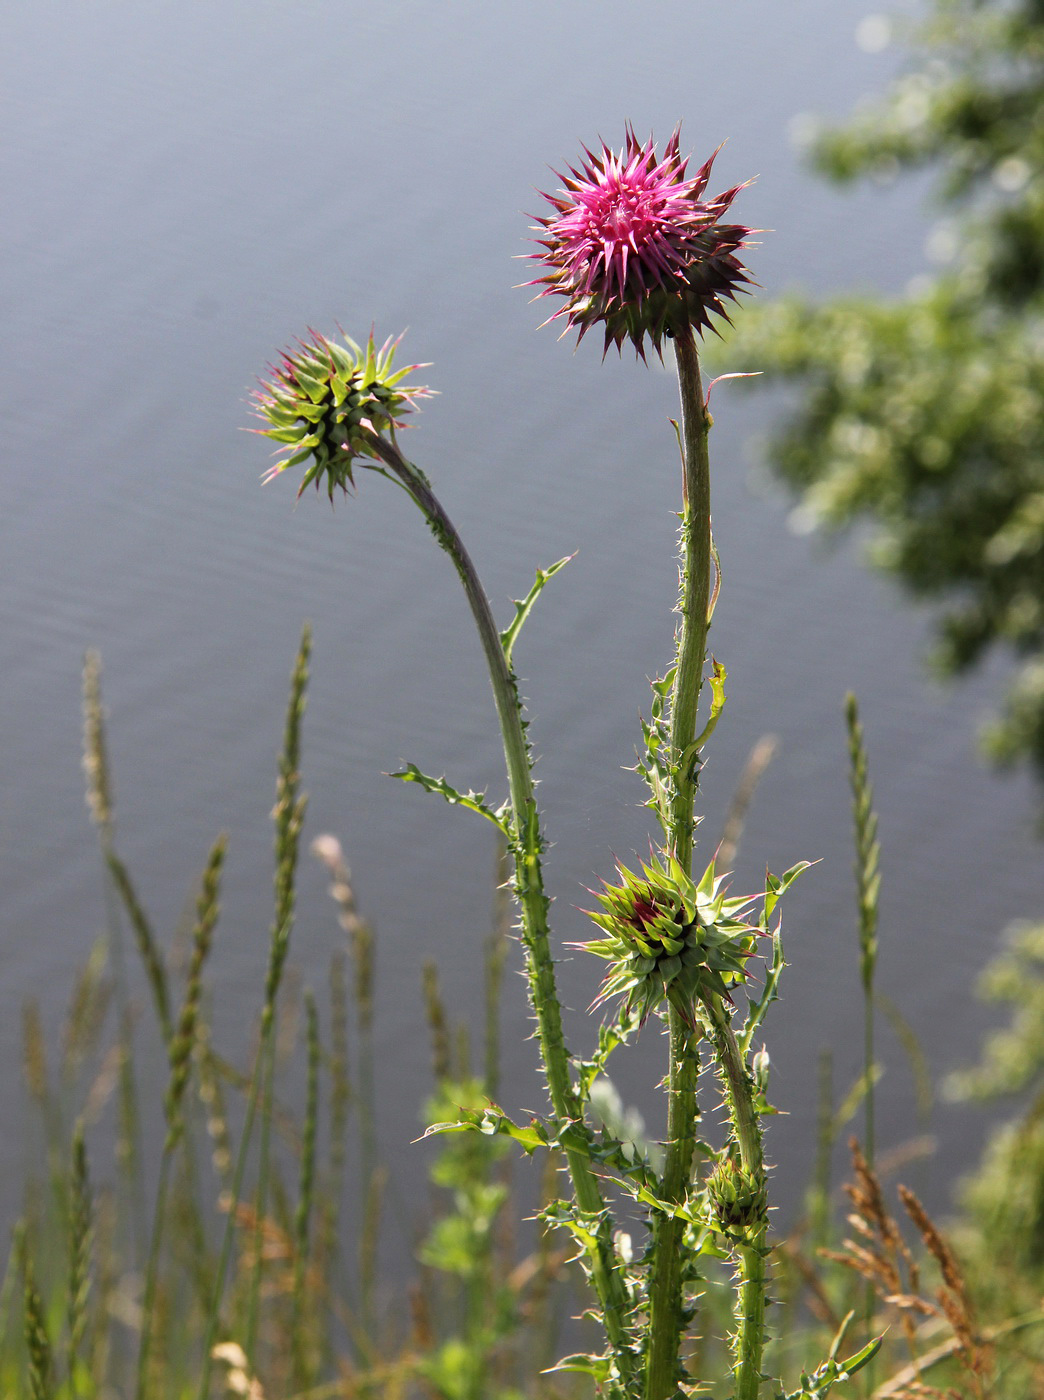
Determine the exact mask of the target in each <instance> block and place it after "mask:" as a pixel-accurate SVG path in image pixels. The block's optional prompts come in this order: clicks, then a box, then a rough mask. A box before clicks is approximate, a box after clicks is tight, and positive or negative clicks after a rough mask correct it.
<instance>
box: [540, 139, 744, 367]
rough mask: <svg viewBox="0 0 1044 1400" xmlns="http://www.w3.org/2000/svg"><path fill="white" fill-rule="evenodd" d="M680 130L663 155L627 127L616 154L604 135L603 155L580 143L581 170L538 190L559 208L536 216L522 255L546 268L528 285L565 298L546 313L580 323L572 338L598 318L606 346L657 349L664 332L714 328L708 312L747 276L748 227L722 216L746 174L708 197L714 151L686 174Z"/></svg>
mask: <svg viewBox="0 0 1044 1400" xmlns="http://www.w3.org/2000/svg"><path fill="white" fill-rule="evenodd" d="M680 138H681V128H680V127H678V128H676V129H675V131H674V134H673V135H672V136H671V138H670V140H669V141H668V142H667V145H666V148H665V149H664V153H663V159H662V160H660V159H658V158H657V155H656V149H655V146H654V144H653V140H652V137H650V138H649V140H648V142H647V143H646V144H645V145H642V144H641V143H640V142H639V141H638V138H637V137H636V136H635V134H634V130H633V128H631V127H628V128H627V139H626V142H625V145H624V149H623V150H622V151H621V152H620V153H619V154H617V153H616V152H614V151H611V150H610V149H609V147H608V146H606V144H605V143H604V142H603V143H602V149H601V154H599V155H595V154H593V153H592V152H591V151H589V150H588V149H587V147H586V146H585V147H584V155H585V156H586V158H587V159H586V160H585V161H584V162H583V164H582V165H581V166H580V168H579V169H576V168H574V167H573V166H570V167H568V169H569V173H568V175H559V177H558V178H559V179H560V180H561V181H562V184H563V185H564V187H565V188H564V189H563V190H561V191H560V192H559V193H558V194H557V195H552V194H545V195H544V198H545V199H547V200H548V201H549V202H550V203H551V204H552V205H553V206H554V209H555V213H553V214H549V215H547V216H546V217H544V216H540V215H537V216H535V217H536V218H537V219H538V220H539V224H540V229H538V230H537V231H538V232H539V231H540V230H543V231H544V233H545V234H546V237H544V238H538V239H537V240H536V242H538V243H539V244H540V245H541V247H542V249H543V251H542V252H540V253H531V254H529V255H528V256H530V257H533V258H537V259H538V260H539V261H541V262H542V263H544V264H545V265H546V266H547V267H549V268H550V271H549V272H548V273H547V274H546V275H545V276H543V277H539V278H537V279H535V280H534V281H533V282H528V283H526V284H525V285H526V286H530V287H542V288H543V290H542V291H541V292H540V293H539V295H540V296H561V297H565V299H566V304H565V305H564V306H561V307H559V309H558V310H557V311H556V312H555V313H554V314H553V315H552V316H550V317H549V318H548V319H549V321H556V320H558V318H559V317H560V316H564V317H565V318H566V326H567V328H569V327H573V326H575V327H577V328H578V329H579V332H580V334H579V336H578V338H577V343H578V344H579V342H580V341H581V340H583V338H584V336H585V335H586V334H587V332H588V331H589V330H590V328H591V327H592V326H593V325H594V324H595V323H596V322H598V321H601V322H603V323H604V325H605V351H604V352H603V353H605V352H608V350H609V346H610V345H614V344H615V346H616V348H617V350H620V349H621V348H622V346H623V342H624V340H626V339H629V340H631V342H632V343H633V345H634V347H635V349H636V350H637V352H638V354H639V355H640V356H641V357H642V359H643V360H644V359H645V349H644V340H645V336H646V335H648V336H649V338H650V339H651V341H652V343H653V347H654V348H655V350H656V353H657V354H660V353H661V349H662V341H663V337H664V336H668V337H670V336H673V335H674V334H676V333H677V332H678V331H680V330H682V329H683V328H684V327H685V326H691V327H692V328H693V329H694V330H695V331H696V332H697V333H698V334H700V335H702V334H703V331H704V329H705V328H711V329H713V327H711V321H710V318H711V315H717V316H723V317H724V318H725V320H728V315H727V314H726V311H725V307H724V304H723V299H724V298H729V299H730V300H735V296H736V292H737V291H745V290H746V288H745V287H744V285H743V284H744V283H748V284H750V283H752V279H751V277H750V276H749V275H748V273H747V269H746V268H745V267H744V266H743V264H742V263H741V262H740V260H739V258H738V257H737V256H736V254H737V253H738V252H739V250H740V249H742V248H745V247H748V246H749V244H748V238H749V235H750V234H751V233H752V232H754V230H752V229H749V228H745V227H743V226H742V225H740V224H723V223H721V222H720V220H721V219H722V218H723V216H724V215H725V214H726V213H727V212H728V209H729V206H730V205H731V204H732V201H733V200H734V199H735V197H736V195H737V194H738V193H739V191H740V190H742V189H745V188H746V184H747V183H749V181H748V182H745V183H744V184H743V185H735V186H734V187H733V188H732V189H730V190H726V191H725V192H724V194H719V195H716V196H715V197H714V198H712V199H707V200H705V199H704V198H703V195H704V191H705V190H706V188H707V181H708V180H709V178H710V173H711V167H712V166H713V164H714V157H715V156H716V155H717V154H718V152H717V151H715V152H714V154H713V155H712V156H711V157H710V159H709V160H707V161H706V162H705V163H704V164H703V165H702V166H700V169H699V170H698V171H697V172H696V174H695V176H693V177H692V178H691V179H686V178H685V169H686V166H687V164H688V160H687V159H685V160H683V159H682V157H681V155H680V153H679V142H680ZM718 149H719V150H720V149H721V148H720V147H719V148H718ZM545 324H547V323H546V322H545Z"/></svg>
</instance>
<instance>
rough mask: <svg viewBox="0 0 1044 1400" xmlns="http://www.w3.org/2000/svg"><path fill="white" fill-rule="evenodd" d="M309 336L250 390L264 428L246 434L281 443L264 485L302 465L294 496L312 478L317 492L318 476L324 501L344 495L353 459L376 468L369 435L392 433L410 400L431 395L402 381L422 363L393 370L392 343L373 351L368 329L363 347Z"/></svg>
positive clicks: (411, 403)
mask: <svg viewBox="0 0 1044 1400" xmlns="http://www.w3.org/2000/svg"><path fill="white" fill-rule="evenodd" d="M311 336H312V338H311V340H308V341H304V340H302V341H298V343H297V346H296V348H295V349H293V350H286V351H284V352H283V357H282V362H281V363H280V364H278V365H273V366H272V374H273V378H272V379H271V381H269V382H268V383H262V385H261V387H260V389H258V390H257V391H256V392H255V393H254V395H253V398H254V405H255V408H256V410H257V413H258V415H259V417H261V418H263V419H265V421H266V422H267V423H268V425H269V426H268V427H267V428H255V429H254V431H255V432H259V433H261V434H262V435H263V436H265V437H269V438H271V439H272V440H273V441H274V442H278V443H281V444H285V447H284V449H283V451H284V455H283V456H282V457H281V458H280V460H279V461H278V462H276V464H275V466H274V467H271V468H270V469H269V470H268V472H267V473H266V474H265V478H264V479H265V481H271V479H272V478H273V477H274V476H278V475H279V473H280V472H285V471H286V470H287V469H288V468H290V467H297V466H304V465H305V463H307V464H308V465H307V466H306V468H305V473H304V477H303V478H302V481H301V486H300V490H299V491H298V493H297V494H298V496H300V495H301V492H302V491H304V489H305V487H306V486H309V485H311V483H312V482H313V481H314V482H315V487H316V490H318V489H319V486H320V483H321V481H322V479H323V477H324V476H325V478H326V488H327V491H328V493H329V496H330V499H331V501H332V500H333V493H334V488H335V487H340V488H341V490H342V491H345V492H347V491H348V488H349V487H351V486H354V485H355V478H354V476H353V475H352V471H353V467H354V464H355V463H356V462H359V463H360V464H361V465H363V466H374V465H378V464H379V461H380V459H379V458H378V457H377V456H376V454H375V452H374V444H373V439H374V437H375V436H376V437H382V436H384V435H385V434H391V435H393V436H394V432H395V428H396V427H397V426H399V425H400V424H401V421H402V419H403V417H404V416H405V415H406V413H408V412H409V410H410V409H411V408H412V407H413V406H414V404H415V403H416V402H417V400H418V399H423V398H427V397H428V396H429V395H430V394H431V393H433V392H434V391H433V390H431V389H426V388H424V387H423V386H421V385H419V384H404V383H403V382H402V381H403V380H404V379H405V378H406V376H407V375H408V374H410V373H411V372H412V371H413V370H415V369H424V368H426V366H424V365H407V366H406V367H405V368H403V369H399V370H393V368H392V366H393V362H394V359H395V350H396V347H397V346H398V344H399V341H398V339H396V340H391V339H389V340H386V341H385V342H384V344H383V345H382V346H381V347H380V349H377V348H376V347H375V345H374V341H373V332H372V331H371V332H370V338H369V340H368V341H367V342H366V344H365V345H364V346H358V345H356V343H355V341H354V340H349V339H348V337H347V336H346V337H345V340H344V344H343V345H339V344H337V342H336V341H333V340H327V339H326V337H325V336H322V335H320V334H319V333H318V332H317V331H312V332H311Z"/></svg>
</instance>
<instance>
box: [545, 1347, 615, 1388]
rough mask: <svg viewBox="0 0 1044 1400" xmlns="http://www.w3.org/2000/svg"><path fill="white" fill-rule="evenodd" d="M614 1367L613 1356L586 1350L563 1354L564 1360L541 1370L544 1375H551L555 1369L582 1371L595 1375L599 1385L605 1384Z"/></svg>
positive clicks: (588, 1374)
mask: <svg viewBox="0 0 1044 1400" xmlns="http://www.w3.org/2000/svg"><path fill="white" fill-rule="evenodd" d="M611 1367H612V1357H609V1356H589V1355H588V1354H587V1353H586V1352H579V1351H578V1352H574V1353H573V1355H572V1356H563V1357H562V1360H561V1361H559V1362H557V1363H556V1364H555V1365H554V1366H548V1367H547V1369H546V1370H545V1371H541V1373H540V1374H541V1375H542V1376H549V1375H551V1374H552V1373H553V1372H555V1371H581V1372H583V1374H584V1375H586V1376H594V1378H595V1380H596V1381H597V1383H598V1384H599V1385H604V1384H605V1382H606V1381H607V1380H608V1379H609V1372H610V1369H611Z"/></svg>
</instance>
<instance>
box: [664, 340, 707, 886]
mask: <svg viewBox="0 0 1044 1400" xmlns="http://www.w3.org/2000/svg"><path fill="white" fill-rule="evenodd" d="M674 353H675V357H676V359H677V364H678V388H679V392H680V395H681V410H682V446H683V449H684V460H685V469H684V476H683V479H682V512H681V554H682V565H681V592H680V596H679V599H678V611H679V613H680V614H681V626H680V628H679V630H678V657H677V672H676V674H675V678H674V690H673V692H672V695H671V758H672V762H674V763H676V764H678V765H679V770H678V772H677V775H676V777H675V781H674V792H673V794H672V798H671V809H670V815H671V823H670V831H669V832H668V833H667V838H668V843H669V845H670V848H671V850H672V851H673V853H674V855H675V856H676V857H677V858H678V861H679V862H680V864H681V866H682V869H683V870H684V871H685V873H686V874H689V873H690V872H691V870H692V847H693V840H694V832H695V821H694V818H693V811H694V807H695V803H696V759H697V757H698V755H696V754H694V753H692V752H691V747H692V742H693V739H694V737H695V734H696V711H697V708H698V706H699V703H700V691H701V689H702V688H703V663H704V659H705V656H706V651H707V628H708V616H707V615H708V610H709V606H710V574H711V513H710V456H709V453H708V447H707V437H708V434H709V432H710V426H711V420H710V415H709V414H708V412H707V409H706V406H705V404H704V401H703V385H702V382H701V379H700V361H699V356H698V355H697V353H696V342H695V340H694V338H693V334H692V330H691V329H690V328H689V327H686V329H685V332H684V333H679V334H678V335H677V336H675V340H674Z"/></svg>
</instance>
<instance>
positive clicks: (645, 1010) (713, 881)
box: [576, 855, 763, 1026]
mask: <svg viewBox="0 0 1044 1400" xmlns="http://www.w3.org/2000/svg"><path fill="white" fill-rule="evenodd" d="M616 869H617V874H618V875H619V877H620V881H621V883H620V884H619V885H610V884H608V883H606V884H605V885H604V886H603V888H602V889H601V891H592V894H594V895H595V898H596V899H597V900H598V902H599V904H600V905H601V909H599V910H590V909H589V910H587V911H586V912H587V913H588V914H589V915H590V917H591V918H592V919H593V920H594V922H595V923H596V924H597V925H598V926H599V928H601V929H602V930H603V932H604V936H603V937H602V938H596V939H593V940H592V941H591V942H589V943H580V944H577V945H576V946H577V947H580V948H585V949H586V950H587V952H589V953H594V954H595V955H596V956H598V957H600V958H605V959H606V961H607V962H608V963H609V967H608V970H607V971H606V974H605V978H604V980H603V982H602V989H601V991H600V992H599V993H598V996H597V997H596V998H595V1000H594V1002H593V1003H592V1010H593V1009H594V1008H595V1007H597V1006H601V1005H602V1004H603V1003H604V1002H606V1001H608V1000H609V999H610V997H614V996H622V997H623V998H624V1005H625V1009H626V1010H627V1011H630V1010H632V1009H637V1010H638V1011H639V1013H640V1016H641V1020H642V1021H643V1022H644V1021H645V1019H646V1017H647V1016H648V1015H649V1012H650V1011H652V1010H654V1009H655V1008H656V1007H658V1006H659V1005H660V1004H661V1003H662V1002H663V1001H665V1000H666V1001H669V1002H670V1003H671V1004H672V1005H673V1006H674V1007H675V1008H676V1009H677V1011H678V1012H679V1013H680V1014H681V1015H682V1016H683V1017H684V1019H685V1021H686V1022H687V1024H689V1025H690V1026H691V1025H693V1024H694V1023H695V1019H696V1003H697V1002H698V1001H700V1000H701V999H702V997H703V996H705V995H706V994H707V993H709V992H716V993H717V994H718V996H722V997H725V999H726V1000H727V1001H731V1000H732V998H731V997H730V995H729V990H728V989H729V986H730V985H734V984H735V983H737V982H740V981H742V980H743V977H744V975H745V972H746V962H747V959H748V958H749V957H750V956H751V954H752V953H753V952H754V935H755V934H758V933H761V932H763V928H762V926H761V924H751V923H748V922H747V921H746V919H745V918H744V917H743V916H744V914H745V913H747V912H748V911H749V910H750V909H751V907H752V906H753V905H754V904H755V903H756V901H757V899H758V897H759V896H756V895H750V896H741V897H739V898H733V899H727V898H726V897H725V891H724V889H723V887H722V886H723V882H724V880H725V876H723V875H718V874H716V873H715V869H714V862H713V861H711V863H710V865H709V866H708V867H707V869H706V871H705V873H704V875H703V878H702V879H701V880H700V883H699V884H698V885H697V884H695V883H694V882H693V881H692V880H691V879H690V878H689V876H688V875H686V873H685V871H684V870H683V869H682V867H681V865H680V864H679V862H678V861H677V860H676V859H675V858H674V857H673V856H670V855H668V856H665V857H663V858H662V859H660V858H658V857H656V856H653V857H652V858H651V859H650V861H649V863H648V864H643V865H642V868H641V873H640V874H639V873H636V872H634V871H631V870H628V869H626V868H625V867H624V866H622V865H617V868H616Z"/></svg>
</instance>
